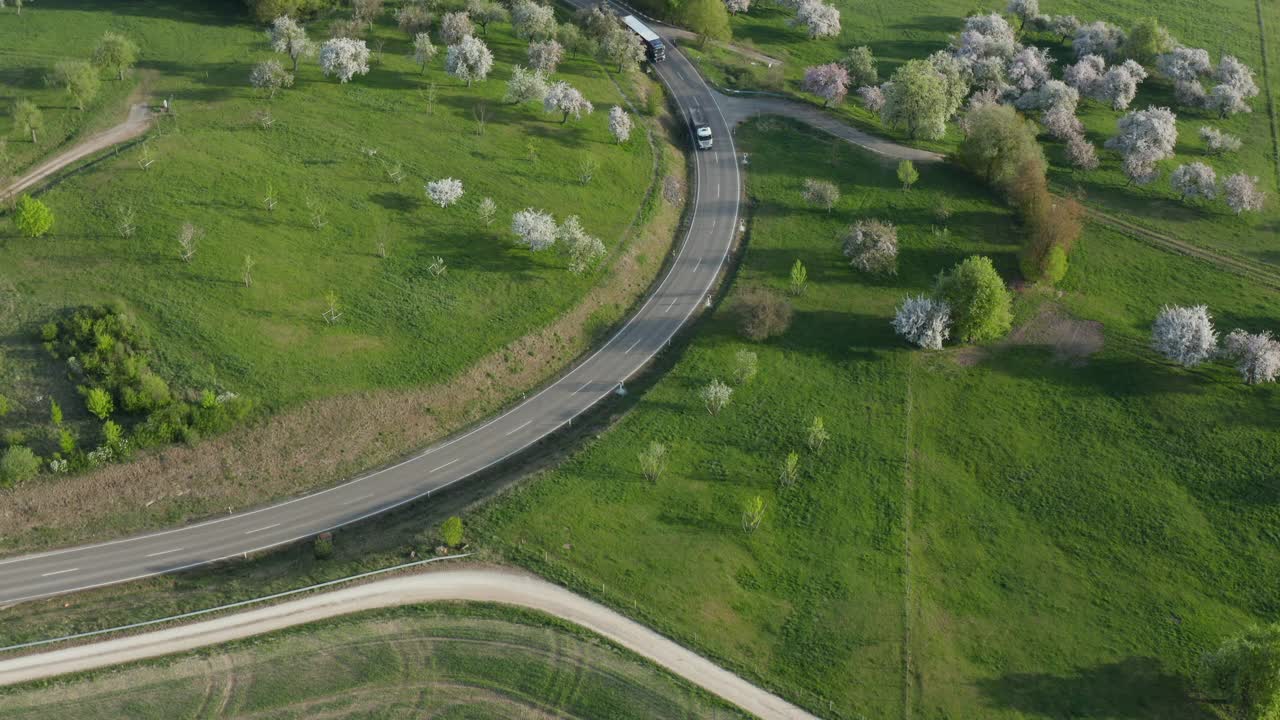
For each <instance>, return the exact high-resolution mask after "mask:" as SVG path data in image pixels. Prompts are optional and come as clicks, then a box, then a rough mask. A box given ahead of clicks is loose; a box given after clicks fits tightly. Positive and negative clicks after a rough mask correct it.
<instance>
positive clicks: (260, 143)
mask: <svg viewBox="0 0 1280 720" xmlns="http://www.w3.org/2000/svg"><path fill="white" fill-rule="evenodd" d="M5 18H6V19H5V22H4V23H3V24H0V48H5V49H4V50H3V51H0V79H2V80H3V85H2V86H0V96H2V97H0V100H3V101H4V102H5V103H6V104H7V101H8V100H9V99H11V98H13V97H17V96H30V97H33V98H34V99H36V100H37V102H38V103H39V104H40V105H41V106H43V107H44V108H45V113H46V115H47V116H48V118H49V125H50V132H49V133H48V135H47V139H43V140H42V143H41V147H40V148H38V149H32V148H30V143H24V142H22V141H21V140H20V139H19V138H16V137H15V138H13V139H11V141H10V147H11V148H14V149H16V150H17V152H18V153H19V155H20V156H21V157H23V158H24V159H30V158H31V157H33V156H34V154H35V153H37V152H44V151H51V150H52V149H53V146H54V145H55V144H57V143H59V142H60V140H59V138H60V137H61V136H62V135H66V134H70V133H71V130H69V129H68V128H70V127H71V126H72V125H73V124H74V123H75V121H77V120H79V119H80V118H79V114H78V113H77V112H76V111H75V110H70V109H66V108H65V107H64V106H65V105H67V101H66V99H65V96H62V95H60V94H59V93H58V92H57V91H56V90H52V89H46V88H44V87H43V83H42V81H41V80H40V77H41V75H42V74H43V73H45V72H48V70H49V67H50V66H52V64H53V63H54V62H55V61H56V60H58V59H60V58H62V57H83V56H87V55H88V54H89V52H90V51H91V49H92V45H93V43H94V42H95V39H96V38H97V37H98V36H99V35H100V34H101V33H102V32H103V31H104V30H107V29H114V30H117V31H121V32H124V33H126V34H128V35H130V36H131V37H133V38H134V39H136V40H137V41H138V43H139V44H140V45H141V47H142V59H141V62H140V64H139V68H138V70H137V71H136V73H135V77H141V78H143V79H144V80H145V83H144V84H145V87H146V89H147V90H148V91H149V92H150V95H151V97H152V98H153V99H154V100H155V101H156V102H158V100H159V99H160V98H168V97H173V98H174V102H175V107H176V108H177V111H178V119H177V122H176V123H172V122H168V121H165V122H163V123H162V124H161V125H160V130H161V131H162V133H163V135H162V136H154V137H152V139H151V140H149V141H148V142H147V143H146V148H147V150H146V151H145V152H147V153H149V155H150V157H152V158H153V159H154V164H153V165H152V166H151V168H150V169H149V170H146V171H143V170H142V169H140V167H139V165H138V160H139V159H140V158H141V157H143V153H144V150H143V147H142V146H135V147H132V148H131V149H129V150H126V151H124V152H122V153H120V154H119V155H118V156H114V155H113V156H108V157H107V158H105V159H104V160H103V161H102V162H101V163H99V164H97V165H96V166H95V167H93V168H92V169H91V170H89V171H88V172H85V173H81V174H77V175H75V176H73V177H70V178H68V179H66V180H65V181H63V182H60V183H58V184H57V185H56V186H55V187H53V188H52V189H50V190H49V191H48V192H47V193H44V194H43V197H42V199H43V200H45V202H47V203H48V204H49V205H50V206H51V207H52V209H53V211H54V213H55V214H56V216H57V219H56V224H55V226H54V231H53V233H52V234H51V235H50V236H48V237H45V238H41V239H38V240H28V239H22V238H18V237H16V236H15V235H14V234H13V233H12V231H5V233H4V237H3V238H0V288H2V289H3V292H2V294H3V296H4V299H5V300H6V301H7V303H8V306H7V307H6V312H5V313H4V317H3V318H2V319H0V324H3V328H0V332H3V341H2V343H0V347H3V351H4V352H5V354H6V355H8V356H9V357H8V358H7V360H8V362H7V363H0V364H4V365H7V366H8V367H7V371H6V373H5V374H4V376H3V377H4V382H3V383H2V384H0V392H4V393H5V394H7V395H9V396H10V397H11V398H13V399H14V400H17V401H18V403H19V405H20V409H21V410H23V412H19V413H16V414H14V415H11V416H9V417H8V418H6V420H5V421H4V422H5V424H6V427H15V426H16V427H18V428H23V427H26V426H27V425H28V424H29V425H30V426H32V427H34V426H35V425H36V424H37V423H43V422H45V421H46V420H47V417H46V416H47V407H46V406H45V405H43V404H40V403H37V402H36V401H35V398H36V397H38V396H47V395H50V394H52V395H53V396H55V397H58V398H59V399H60V400H62V405H63V407H64V408H66V409H67V410H68V417H69V419H70V418H73V417H75V416H74V415H73V411H78V410H80V408H81V403H80V402H79V401H78V400H77V399H76V397H75V395H74V392H73V391H72V389H71V388H70V387H69V386H68V385H67V383H66V382H65V381H64V380H63V379H62V375H63V374H64V373H62V372H61V370H60V369H59V368H57V367H49V366H48V365H47V364H44V363H42V362H41V359H42V357H43V356H42V354H41V352H40V350H39V347H38V345H36V344H35V342H34V340H33V339H32V337H31V333H32V332H33V331H34V328H35V327H36V326H37V325H38V324H39V323H42V322H45V321H47V320H48V319H50V318H51V317H53V316H56V315H57V314H58V313H60V312H62V311H63V310H64V309H65V308H68V307H74V306H77V305H81V304H86V303H96V302H101V301H108V300H119V301H122V302H123V303H124V304H125V305H126V306H127V307H128V308H129V309H130V310H132V311H133V312H135V313H137V314H138V315H139V316H140V317H141V318H142V320H143V321H144V323H145V324H146V325H147V326H148V327H149V328H150V329H151V334H152V336H153V337H154V339H155V341H156V345H157V348H156V349H157V353H158V355H159V358H160V364H161V366H162V369H163V371H164V374H166V375H168V376H170V377H172V378H175V379H176V383H175V384H176V385H177V386H178V387H183V388H202V387H216V388H221V389H226V390H231V391H234V392H237V393H240V394H243V395H247V396H250V397H253V398H256V399H257V400H258V401H260V402H261V403H262V404H263V405H264V406H265V407H266V409H267V410H269V411H270V410H276V409H280V408H282V407H286V406H290V405H294V404H297V403H299V402H302V401H305V400H308V399H312V398H317V397H325V396H331V395H335V394H342V393H351V392H356V391H362V390H368V389H373V388H389V387H390V388H394V387H406V386H417V385H424V384H429V383H438V382H442V381H444V380H446V379H447V378H449V377H451V376H453V375H455V374H457V373H458V372H459V371H461V370H463V369H465V368H466V367H468V366H469V365H470V364H471V363H473V362H474V361H476V360H477V359H478V358H481V357H483V356H485V355H487V354H488V353H491V352H493V351H494V350H496V349H498V348H500V347H502V346H504V345H505V344H507V343H508V342H510V341H511V340H513V339H515V338H518V337H521V336H523V335H525V334H526V333H528V332H530V331H532V330H535V329H537V328H540V327H543V326H545V325H547V324H549V323H550V322H551V321H552V320H554V319H555V318H557V317H559V316H560V315H562V314H563V313H564V312H565V311H566V310H567V309H568V308H570V307H572V306H573V305H574V303H575V302H576V301H577V300H578V299H579V298H580V297H581V296H582V295H583V294H584V293H585V292H586V291H587V290H588V289H589V288H591V287H593V286H594V285H597V284H598V283H600V282H601V281H602V280H603V279H604V278H606V277H607V275H608V273H610V272H611V270H610V263H609V262H608V261H606V262H604V263H603V264H602V265H601V266H600V267H599V268H597V269H595V270H594V271H591V272H588V273H585V274H583V275H581V276H577V275H573V274H571V273H569V272H568V271H567V269H566V267H567V261H566V259H565V258H564V257H562V256H560V255H558V254H556V253H554V252H550V253H542V254H537V255H535V254H532V253H529V252H527V251H524V250H521V249H519V248H517V247H516V246H515V245H514V243H513V237H512V236H511V233H510V231H509V225H510V217H511V213H512V212H514V211H515V210H518V209H521V208H524V207H528V206H533V207H538V208H543V209H546V210H548V211H551V212H552V213H554V214H555V215H556V216H557V218H560V219H563V218H564V217H566V216H568V215H570V214H578V215H581V217H582V223H583V225H584V226H585V227H586V228H587V230H588V232H590V233H592V234H595V235H597V236H599V237H601V238H602V239H603V240H604V241H605V243H606V246H607V248H608V249H609V251H610V252H611V253H613V254H615V255H616V253H617V251H619V250H620V248H621V246H622V245H623V244H624V243H625V242H627V241H628V240H629V238H630V237H631V234H629V229H630V228H631V227H632V224H633V222H634V221H635V220H636V219H637V216H638V212H639V211H640V208H641V205H642V201H643V197H644V194H645V192H646V190H647V188H648V187H649V185H650V182H651V177H652V169H653V164H654V159H653V154H652V153H651V151H650V148H649V146H648V144H647V143H646V142H645V140H644V137H643V134H642V133H639V132H637V133H636V135H635V136H633V138H632V141H631V142H630V143H628V144H626V145H622V146H619V145H617V144H616V143H614V142H613V139H612V138H611V137H610V136H609V133H608V130H607V127H606V125H607V118H606V115H607V111H608V108H609V107H610V106H611V105H613V104H616V103H621V102H623V98H622V95H621V93H620V92H619V90H618V87H617V86H616V85H615V83H614V81H613V80H612V79H611V78H610V77H609V76H608V75H607V74H606V73H605V72H604V69H603V68H602V67H601V66H599V65H597V64H596V63H595V62H594V61H591V60H588V59H582V58H570V59H568V60H566V62H564V63H563V64H562V66H561V69H560V71H559V72H558V77H562V78H564V79H567V80H569V81H570V82H571V83H573V84H574V85H575V86H577V87H579V88H581V89H582V90H583V91H584V92H585V94H586V95H587V96H588V97H589V98H590V99H592V100H593V101H594V103H595V104H596V106H597V112H596V113H595V114H594V115H591V116H589V117H586V118H584V119H583V120H582V121H578V122H574V121H572V120H571V121H570V122H569V123H568V124H565V125H561V124H560V123H559V117H558V116H547V115H544V114H543V113H542V110H541V108H540V107H533V106H528V105H527V106H522V107H516V106H511V105H506V104H503V103H502V102H501V101H500V99H501V96H502V93H503V90H504V85H505V80H506V78H507V77H508V76H509V73H510V70H511V67H512V65H513V64H515V63H525V62H527V61H526V60H525V47H524V43H523V42H521V41H519V40H517V39H515V38H514V37H513V36H512V35H511V34H510V29H509V27H507V26H505V25H504V26H496V25H495V26H494V27H491V28H490V30H489V33H488V36H487V38H486V39H487V42H488V43H489V45H490V46H491V48H492V49H493V51H494V54H495V58H496V60H495V69H494V72H493V73H492V74H491V76H490V78H489V79H488V80H487V81H485V82H481V83H477V84H476V86H474V87H472V88H467V87H465V86H464V85H463V84H462V83H460V82H458V81H456V80H455V79H453V78H452V77H449V76H448V75H446V74H445V73H444V71H443V69H442V68H443V60H442V58H440V57H438V58H437V59H436V61H435V62H434V63H433V64H432V66H431V67H430V68H429V69H428V70H427V72H426V73H425V74H422V73H420V72H419V70H418V68H417V66H416V65H415V64H414V62H413V60H412V59H411V58H409V57H407V55H406V53H407V52H408V51H409V48H408V44H407V41H406V39H405V36H404V35H403V33H400V32H399V31H398V30H396V29H395V28H394V27H393V26H392V25H391V24H390V20H389V18H384V19H383V20H382V21H381V24H380V25H379V26H378V27H377V29H376V34H375V35H373V36H371V37H370V42H371V43H372V42H373V41H374V40H375V39H378V40H383V41H385V50H384V53H383V54H382V56H381V60H380V61H379V60H378V59H377V58H376V57H375V59H374V61H373V62H372V63H371V64H372V66H373V67H372V71H371V72H370V73H369V74H368V75H367V76H364V77H357V78H355V79H354V80H353V81H352V82H350V83H349V84H346V85H341V84H339V83H338V82H337V81H336V80H334V79H325V78H323V77H322V75H321V72H320V69H319V66H318V65H317V64H316V63H315V62H314V61H310V62H304V64H303V66H302V68H301V70H300V73H299V78H298V81H297V84H296V85H295V87H293V88H292V89H288V90H284V91H282V92H281V93H280V94H279V95H278V96H277V97H276V99H275V100H274V101H267V100H266V99H265V98H263V97H261V96H260V95H258V94H256V93H255V91H253V89H252V88H250V87H249V86H248V75H249V71H250V68H251V67H252V65H253V63H255V62H257V61H259V60H263V59H267V58H269V57H272V55H271V53H269V51H268V49H267V47H266V44H265V41H264V36H263V34H262V32H261V30H260V28H257V27H254V26H252V25H250V24H248V23H247V22H246V21H245V20H244V19H243V16H242V12H241V8H240V6H239V5H237V4H235V3H209V4H194V5H193V4H190V3H181V4H175V3H173V2H165V1H160V0H152V1H147V2H113V3H105V4H104V3H100V4H96V5H95V6H94V7H93V8H92V9H87V7H86V6H85V5H84V4H83V3H70V2H59V1H58V0H51V1H50V2H46V3H44V4H41V5H34V6H32V7H30V8H28V9H27V10H26V11H24V12H23V14H22V16H21V17H20V18H19V17H16V16H12V15H10V14H8V13H6V16H5ZM323 27H324V23H320V24H319V25H318V26H317V27H315V28H313V29H312V35H313V37H316V36H318V37H320V38H321V39H323V37H324V33H323ZM441 50H442V53H441V54H442V55H443V48H442V49H441ZM375 56H376V53H375ZM620 80H621V82H622V83H623V84H624V86H628V87H629V86H630V84H631V81H630V80H629V79H625V78H624V79H620ZM126 85H127V86H129V88H130V89H131V88H132V80H130V81H128V82H126V83H123V84H122V83H117V82H115V81H111V82H104V86H105V87H106V88H107V89H108V91H107V92H106V93H104V96H103V97H102V98H101V99H100V100H99V101H98V103H97V105H95V106H94V107H93V108H91V109H90V110H89V111H87V112H86V113H85V118H84V122H85V124H88V125H102V124H107V123H108V121H110V122H115V121H117V120H118V119H122V118H123V112H122V107H123V104H122V102H121V98H122V96H123V95H124V94H125V92H126V88H125V86H126ZM433 86H434V91H435V93H436V99H435V101H434V102H433V103H428V101H427V97H428V95H429V93H430V92H431V88H432V87H433ZM478 108H482V109H483V111H484V112H485V113H486V114H487V123H486V124H485V125H484V130H483V134H481V133H480V132H479V131H478V125H477V121H476V113H477V112H479V110H478ZM260 111H269V112H270V114H271V115H272V117H273V119H274V125H273V127H272V128H271V129H269V130H267V129H263V128H262V127H261V126H260V125H259V124H258V122H257V120H256V118H255V114H256V113H258V112H260ZM109 119H110V120H109ZM55 129H56V131H55ZM46 143H47V144H46ZM374 152H376V155H374V154H373V153H374ZM531 153H532V155H531ZM531 157H532V158H533V159H531ZM587 159H592V160H594V161H595V162H597V163H598V169H597V170H596V171H595V173H594V177H593V178H592V179H591V180H590V182H589V183H587V184H583V183H582V182H580V181H579V165H580V163H581V162H582V161H584V160H587ZM395 165H400V166H402V167H403V170H404V173H405V179H404V181H403V182H400V183H396V182H393V181H392V180H391V179H390V178H389V176H388V174H387V172H386V168H387V167H389V166H395ZM446 176H453V177H457V178H459V179H461V180H462V181H463V183H464V185H465V188H466V196H465V197H464V198H463V200H462V201H461V202H460V203H459V204H458V205H456V206H454V207H451V208H448V209H441V208H439V207H436V206H435V205H433V204H431V203H430V202H429V201H428V200H427V198H426V197H425V194H424V192H423V187H422V186H423V183H424V182H425V181H427V180H432V179H438V178H442V177H446ZM269 189H273V190H274V192H275V193H276V194H277V195H278V197H279V205H278V207H277V208H276V209H275V211H274V212H270V213H269V212H267V211H266V210H265V209H264V208H263V205H262V199H263V197H264V196H266V195H267V193H268V190H269ZM485 196H491V197H492V198H493V199H494V200H495V201H496V203H497V205H498V212H497V217H496V219H495V221H494V222H493V224H492V225H491V226H485V225H484V224H483V223H481V222H480V221H479V220H478V219H477V216H476V212H475V209H476V207H477V205H478V203H479V201H480V199H481V198H483V197H485ZM308 201H314V202H316V203H319V204H320V205H321V206H322V207H323V212H324V215H325V219H326V220H327V223H328V224H327V225H326V226H325V227H324V228H323V229H322V230H319V231H317V230H316V229H315V228H314V227H313V226H312V223H311V217H312V212H311V210H310V209H309V208H308ZM121 204H130V205H133V206H134V207H135V208H136V210H137V213H138V227H139V229H138V232H137V236H136V237H134V238H132V239H129V240H126V239H123V238H121V237H119V236H118V234H117V233H116V232H115V230H114V228H115V221H114V217H115V213H116V211H117V208H118V206H119V205H121ZM185 221H190V222H192V223H195V224H196V225H197V226H199V227H200V228H203V229H204V230H205V233H206V234H205V237H204V240H203V241H202V243H201V244H200V246H199V249H198V252H197V254H196V256H195V259H194V261H193V262H191V263H190V264H186V263H183V262H181V261H180V260H179V253H178V246H177V242H176V235H177V232H178V228H179V226H180V225H181V224H182V223H183V222H185ZM380 241H381V242H383V243H385V246H386V248H387V257H386V258H385V259H384V258H382V257H380V254H379V251H378V243H379V242H380ZM245 255H251V256H252V257H253V258H254V260H255V261H256V266H255V268H254V270H253V286H252V287H245V286H244V285H243V283H242V282H241V265H242V261H243V258H244V256H245ZM613 256H614V255H611V257H613ZM435 257H440V258H443V260H444V261H445V263H447V267H448V270H447V272H446V274H444V275H443V276H441V277H434V276H433V275H432V274H430V273H429V272H428V266H429V265H430V264H431V263H432V260H433V258H435ZM650 270H652V268H650ZM330 291H332V292H334V293H336V294H337V296H338V298H339V309H340V310H341V312H342V319H341V321H340V322H339V323H338V324H336V325H334V326H332V327H331V326H328V325H326V323H325V321H324V320H323V319H322V317H321V315H322V313H323V311H324V310H325V309H326V307H327V305H326V302H325V296H326V294H327V293H328V292H330ZM32 434H34V433H32ZM41 449H42V450H47V448H41Z"/></svg>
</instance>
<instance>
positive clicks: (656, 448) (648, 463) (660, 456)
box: [639, 441, 667, 483]
mask: <svg viewBox="0 0 1280 720" xmlns="http://www.w3.org/2000/svg"><path fill="white" fill-rule="evenodd" d="M639 458H640V472H642V473H644V476H645V478H646V479H647V480H648V481H649V482H651V483H657V482H658V480H659V479H661V478H662V473H664V472H666V470H667V446H666V445H663V444H662V443H660V442H656V441H654V442H650V443H649V447H647V448H645V449H644V450H642V451H641V452H640V455H639Z"/></svg>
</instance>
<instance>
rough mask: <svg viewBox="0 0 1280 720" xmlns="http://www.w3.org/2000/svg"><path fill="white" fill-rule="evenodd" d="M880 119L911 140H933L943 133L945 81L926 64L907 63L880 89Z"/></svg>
mask: <svg viewBox="0 0 1280 720" xmlns="http://www.w3.org/2000/svg"><path fill="white" fill-rule="evenodd" d="M882 89H883V91H884V107H883V108H881V110H880V117H881V118H882V119H883V120H884V121H885V122H886V123H888V124H889V125H892V126H893V127H901V128H905V129H906V131H907V135H908V136H909V137H912V138H922V139H925V140H937V139H938V138H940V137H942V136H943V135H945V134H946V132H947V102H948V100H947V81H946V78H944V77H943V76H942V73H940V72H938V70H937V68H935V67H934V66H933V64H932V63H930V62H929V61H928V60H909V61H907V62H906V63H905V64H903V65H902V67H900V68H898V71H897V72H895V73H894V74H893V78H892V80H891V81H890V82H889V83H887V84H886V85H884V86H883V88H882Z"/></svg>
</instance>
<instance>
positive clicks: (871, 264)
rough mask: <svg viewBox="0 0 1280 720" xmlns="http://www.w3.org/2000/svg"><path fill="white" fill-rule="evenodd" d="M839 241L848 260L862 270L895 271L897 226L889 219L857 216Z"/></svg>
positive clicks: (896, 263)
mask: <svg viewBox="0 0 1280 720" xmlns="http://www.w3.org/2000/svg"><path fill="white" fill-rule="evenodd" d="M843 245H844V256H845V257H847V258H849V264H850V265H852V266H854V267H855V268H857V269H858V270H861V271H862V272H869V273H884V274H887V275H893V274H896V273H897V272H898V229H897V228H896V227H894V226H893V224H892V223H887V222H882V221H880V220H859V221H858V222H856V223H854V224H853V225H851V226H849V229H848V230H846V231H845V235H844V240H843Z"/></svg>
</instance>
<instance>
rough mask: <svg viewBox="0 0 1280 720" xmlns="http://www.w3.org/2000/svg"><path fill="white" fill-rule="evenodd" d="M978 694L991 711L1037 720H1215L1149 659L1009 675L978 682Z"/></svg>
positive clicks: (1185, 688)
mask: <svg viewBox="0 0 1280 720" xmlns="http://www.w3.org/2000/svg"><path fill="white" fill-rule="evenodd" d="M977 687H978V690H979V692H981V693H982V695H983V696H985V697H986V699H987V700H988V701H989V702H990V703H992V704H993V705H995V706H997V707H1000V708H1003V709H1011V710H1015V711H1017V712H1020V713H1023V714H1024V715H1025V716H1027V717H1036V718H1080V717H1090V718H1097V719H1098V720H1103V719H1106V720H1130V719H1134V720H1137V719H1138V718H1151V719H1152V720H1156V719H1163V718H1180V719H1181V720H1212V719H1213V718H1214V717H1215V716H1214V715H1212V714H1210V713H1209V712H1208V711H1206V710H1205V709H1204V707H1203V706H1201V704H1200V703H1197V702H1196V701H1195V700H1193V699H1192V698H1191V697H1190V688H1189V687H1188V684H1187V681H1186V679H1185V678H1183V677H1181V676H1178V675H1174V674H1172V673H1170V672H1168V671H1166V670H1165V669H1164V668H1163V667H1162V665H1161V663H1160V662H1159V661H1158V660H1155V659H1154V658H1149V657H1129V658H1125V659H1124V660H1120V661H1119V662H1113V663H1104V664H1101V665H1095V666H1093V667H1088V668H1078V669H1077V670H1076V671H1075V672H1074V673H1071V674H1069V675H1054V674H1050V673H1008V674H1006V675H1003V676H1001V677H998V678H991V679H985V680H979V681H978V682H977Z"/></svg>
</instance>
